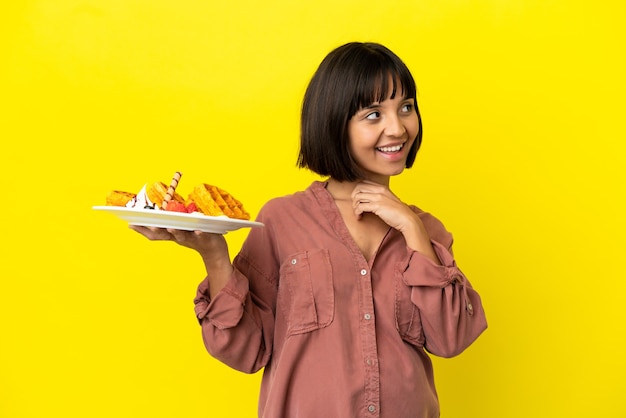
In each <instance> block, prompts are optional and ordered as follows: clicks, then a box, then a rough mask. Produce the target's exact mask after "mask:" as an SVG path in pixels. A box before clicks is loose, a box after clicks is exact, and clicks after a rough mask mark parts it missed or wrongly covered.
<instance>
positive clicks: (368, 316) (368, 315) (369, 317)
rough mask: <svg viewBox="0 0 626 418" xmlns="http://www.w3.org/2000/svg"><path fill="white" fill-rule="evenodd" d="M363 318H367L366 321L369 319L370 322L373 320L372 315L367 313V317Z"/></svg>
mask: <svg viewBox="0 0 626 418" xmlns="http://www.w3.org/2000/svg"><path fill="white" fill-rule="evenodd" d="M363 318H365V319H367V320H368V321H369V320H370V319H372V315H370V314H368V313H366V314H365V315H363Z"/></svg>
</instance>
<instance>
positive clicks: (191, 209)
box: [185, 202, 198, 213]
mask: <svg viewBox="0 0 626 418" xmlns="http://www.w3.org/2000/svg"><path fill="white" fill-rule="evenodd" d="M185 210H186V212H187V213H193V212H197V211H198V207H197V206H196V202H191V203H189V204H188V205H187V208H186V209H185Z"/></svg>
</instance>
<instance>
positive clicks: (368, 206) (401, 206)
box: [351, 180, 440, 264]
mask: <svg viewBox="0 0 626 418" xmlns="http://www.w3.org/2000/svg"><path fill="white" fill-rule="evenodd" d="M351 197H352V208H353V209H354V214H355V215H356V217H357V219H360V218H361V217H362V216H363V214H364V213H366V212H369V213H373V214H374V215H376V216H378V217H379V218H380V219H382V220H383V221H384V222H385V223H386V224H387V225H389V226H390V227H392V228H395V229H397V230H398V231H400V232H401V233H402V235H403V236H404V239H405V240H406V243H407V246H408V247H409V248H412V249H414V250H416V251H419V252H421V253H422V254H424V255H426V256H427V257H429V258H430V259H431V260H433V261H434V262H435V263H437V264H439V263H440V262H439V259H438V257H437V255H436V254H435V251H434V249H433V247H432V244H431V242H430V238H429V236H428V232H427V231H426V228H425V227H424V224H423V223H422V220H421V219H420V217H419V216H418V215H417V213H415V212H414V211H413V210H412V209H411V208H410V207H409V206H408V205H406V204H405V203H403V202H402V201H401V200H400V199H398V198H397V197H396V195H394V194H393V193H392V192H391V190H389V188H388V187H385V186H383V185H381V184H378V183H374V182H371V181H367V180H364V181H362V182H360V183H358V184H357V185H356V186H355V188H354V190H353V191H352V195H351Z"/></svg>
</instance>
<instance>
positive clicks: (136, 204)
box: [126, 184, 161, 210]
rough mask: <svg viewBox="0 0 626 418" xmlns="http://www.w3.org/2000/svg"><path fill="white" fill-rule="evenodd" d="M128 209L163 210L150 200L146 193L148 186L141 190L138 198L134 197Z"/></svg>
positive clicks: (128, 204) (127, 205)
mask: <svg viewBox="0 0 626 418" xmlns="http://www.w3.org/2000/svg"><path fill="white" fill-rule="evenodd" d="M126 207H127V208H136V209H155V210H161V208H160V207H159V206H158V205H155V204H154V203H152V201H151V200H150V198H148V194H147V193H146V185H145V184H144V186H143V187H142V188H141V190H140V191H139V193H137V196H135V197H133V198H132V199H131V200H130V201H129V202H128V203H127V204H126Z"/></svg>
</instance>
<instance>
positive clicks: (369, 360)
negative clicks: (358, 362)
mask: <svg viewBox="0 0 626 418" xmlns="http://www.w3.org/2000/svg"><path fill="white" fill-rule="evenodd" d="M365 362H366V363H367V365H368V366H371V365H372V359H370V358H368V359H367V360H365Z"/></svg>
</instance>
